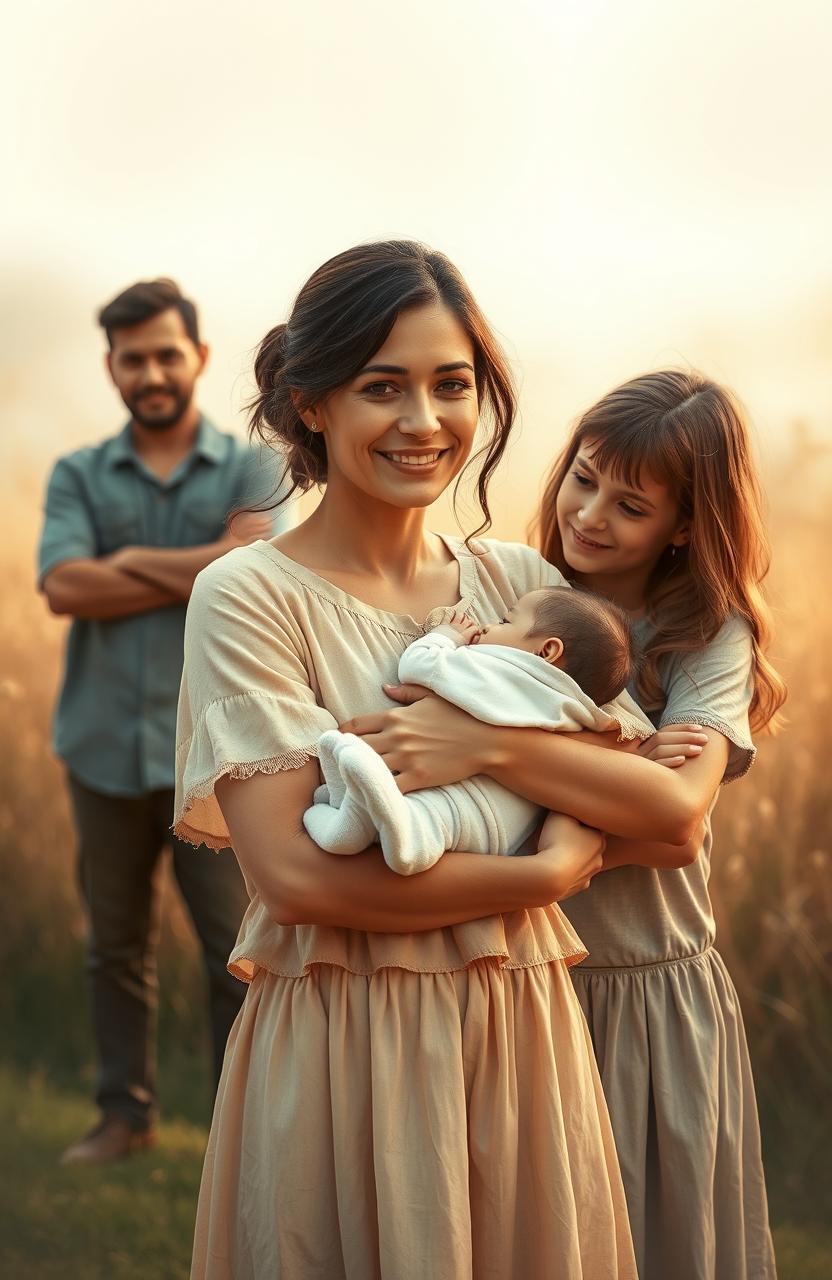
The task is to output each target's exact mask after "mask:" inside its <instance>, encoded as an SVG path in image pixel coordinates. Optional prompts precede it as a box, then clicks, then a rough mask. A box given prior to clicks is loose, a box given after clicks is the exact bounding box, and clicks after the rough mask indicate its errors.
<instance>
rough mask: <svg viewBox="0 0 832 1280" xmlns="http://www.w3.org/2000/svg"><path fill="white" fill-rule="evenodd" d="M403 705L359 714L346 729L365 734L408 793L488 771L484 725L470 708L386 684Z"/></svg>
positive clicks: (410, 687) (418, 689)
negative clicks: (377, 711) (469, 713)
mask: <svg viewBox="0 0 832 1280" xmlns="http://www.w3.org/2000/svg"><path fill="white" fill-rule="evenodd" d="M384 691H385V693H386V694H387V696H388V697H389V698H391V699H393V701H394V702H399V703H401V704H403V705H401V706H398V707H395V708H393V709H392V710H391V711H381V712H379V713H378V714H376V715H366V716H354V717H353V719H352V720H347V721H346V722H345V723H344V724H342V725H340V726H339V727H340V729H341V732H342V733H354V734H356V736H357V737H359V738H363V739H364V741H365V742H366V743H368V745H369V746H371V747H372V748H373V750H374V751H376V752H377V753H378V754H379V755H380V756H381V758H382V760H384V762H385V764H386V765H387V767H388V769H389V770H390V772H391V773H393V774H395V775H396V785H397V786H398V788H399V791H401V792H403V793H404V794H405V795H406V794H407V792H408V791H420V790H422V789H423V788H424V787H444V786H447V785H448V784H449V783H451V782H461V781H462V780H463V779H464V778H472V777H474V775H475V774H477V773H482V772H483V768H482V765H483V757H482V754H481V752H482V747H483V737H484V734H483V727H484V726H483V725H482V723H481V722H480V721H479V720H475V719H474V717H473V716H469V715H468V713H467V712H466V711H460V709H459V707H455V706H452V704H451V703H450V702H446V701H445V699H444V698H440V697H439V696H438V695H437V694H435V693H430V692H429V691H428V690H427V689H423V688H421V686H419V685H385V687H384Z"/></svg>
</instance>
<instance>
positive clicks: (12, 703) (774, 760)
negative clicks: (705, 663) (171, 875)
mask: <svg viewBox="0 0 832 1280" xmlns="http://www.w3.org/2000/svg"><path fill="white" fill-rule="evenodd" d="M792 455H793V456H791V457H790V458H787V459H786V460H785V461H784V463H783V465H782V466H780V467H778V469H777V473H776V475H773V476H772V477H771V480H772V483H771V485H770V486H769V487H770V491H771V492H772V494H773V499H774V501H773V504H772V505H773V509H774V516H773V519H772V534H773V539H774V543H775V548H776V556H775V564H774V570H773V573H772V578H771V584H770V594H771V596H772V599H773V602H774V605H775V611H776V618H777V630H778V638H777V643H776V650H775V656H776V659H777V661H778V663H779V664H780V666H781V668H782V670H783V672H784V674H785V676H786V678H787V680H788V683H789V686H790V697H789V702H788V704H787V718H788V725H787V728H786V730H785V732H783V734H782V735H780V736H779V737H778V738H776V739H774V740H770V739H763V740H762V742H761V744H760V755H759V761H758V763H757V765H756V767H755V768H754V770H753V771H752V773H751V774H750V775H749V777H748V778H747V779H746V780H745V781H743V782H741V783H738V784H734V785H733V786H731V787H729V788H726V790H725V792H724V794H723V796H722V797H721V800H720V803H719V806H718V809H717V819H716V840H715V844H714V858H713V877H712V886H713V892H714V898H715V903H716V909H717V915H718V925H719V945H720V949H721V950H722V952H723V954H724V956H725V958H726V961H727V963H728V966H729V968H730V970H731V972H732V974H733V976H734V980H735V982H736V985H737V988H738V991H739V994H740V998H741V1001H742V1005H743V1009H744V1012H745V1018H746V1026H747V1029H748V1035H749V1040H750V1043H751V1049H752V1057H753V1061H754V1067H755V1073H756V1078H757V1083H758V1090H759V1094H760V1102H761V1111H762V1115H763V1121H764V1139H765V1145H766V1157H767V1164H768V1168H769V1178H770V1184H771V1189H772V1201H773V1209H774V1214H775V1217H776V1218H777V1217H780V1218H783V1217H788V1218H792V1219H793V1218H795V1217H799V1216H801V1215H805V1216H807V1217H809V1218H812V1217H817V1216H818V1215H819V1214H821V1213H823V1212H825V1211H826V1212H828V1209H829V1192H828V1190H827V1186H828V1184H829V1182H830V1179H829V1176H828V1170H829V1162H828V1156H827V1151H828V1149H829V1148H830V1147H831V1146H832V1123H830V1119H829V1108H828V1102H829V1085H828V1081H829V1063H830V1062H831V1061H832V1002H831V1001H830V989H831V988H832V981H831V980H832V944H830V931H829V920H830V915H832V816H831V815H832V786H830V767H829V763H828V761H827V758H826V744H827V740H828V736H829V733H828V723H829V721H828V719H827V717H828V716H829V715H830V712H832V674H830V667H829V659H828V655H829V653H830V651H832V601H830V599H829V597H828V594H827V581H826V568H827V561H828V547H829V545H830V542H832V505H830V502H829V498H831V497H832V486H830V485H829V483H828V481H827V479H825V478H824V477H823V476H820V475H819V474H817V470H818V465H819V464H817V465H815V466H811V465H809V463H807V461H806V456H805V455H806V448H805V440H802V439H801V437H800V436H799V435H796V436H795V439H794V447H793V449H792ZM815 461H816V463H817V459H816V460H815ZM807 490H808V491H809V493H810V495H811V501H809V500H807ZM34 494H35V487H34V485H33V483H32V481H31V478H26V477H24V478H22V479H21V481H20V483H19V484H18V485H17V486H16V492H15V494H13V495H10V497H9V499H8V501H7V504H6V513H7V515H11V517H12V519H11V526H12V531H11V536H10V537H9V538H7V540H6V543H5V545H4V546H3V548H2V550H0V565H2V571H3V582H4V585H5V592H4V605H5V607H4V609H3V610H2V613H0V712H2V714H3V723H4V742H5V744H6V752H5V765H4V768H3V770H2V774H0V876H2V885H3V893H2V898H0V902H2V906H0V966H1V967H2V973H3V981H2V985H0V1013H2V1015H3V1020H4V1022H5V1024H6V1025H7V1026H9V1027H10V1029H11V1033H12V1034H11V1037H10V1039H9V1041H8V1042H7V1043H8V1044H9V1045H10V1048H9V1050H8V1052H9V1054H10V1055H11V1056H13V1057H14V1059H16V1061H17V1062H18V1063H21V1064H24V1065H26V1066H27V1067H28V1068H30V1069H41V1070H45V1071H47V1072H49V1073H50V1074H51V1075H57V1076H63V1077H66V1076H73V1077H75V1078H79V1079H82V1080H84V1082H86V1080H87V1077H88V1076H89V1071H90V1068H89V1065H88V1063H89V1033H88V1029H87V1019H86V1013H85V1010H84V1000H83V989H82V978H81V963H82V935H83V924H82V918H81V913H80V910H79V905H78V900H77V894H76V889H75V884H74V865H73V864H74V854H73V838H72V833H71V827H70V821H69V814H68V808H67V802H66V798H65V794H64V788H63V778H62V770H61V768H60V767H59V765H58V764H57V763H56V762H55V760H54V759H53V758H52V756H51V752H50V748H49V722H50V717H51V712H52V706H53V702H54V698H55V692H56V688H57V683H58V677H59V670H60V662H61V648H62V642H63V633H64V626H63V624H62V623H61V622H60V621H58V620H56V619H53V618H50V617H49V615H48V614H47V611H46V609H45V606H44V604H43V601H42V600H41V599H40V598H39V597H37V596H36V595H35V593H34V590H33V578H34V569H33V555H34V552H33V545H34V539H35V536H36V530H37V517H36V514H34V513H35V511H36V508H37V505H38V501H37V499H36V498H35V497H34ZM27 497H30V498H31V499H32V500H31V501H24V500H23V499H24V498H27ZM167 908H168V909H167V911H166V929H165V935H164V938H163V944H162V951H161V968H162V1009H161V1018H162V1025H161V1035H162V1043H163V1055H164V1056H165V1057H166V1059H167V1061H168V1062H171V1061H172V1062H174V1064H179V1066H178V1068H177V1069H176V1070H172V1071H171V1072H169V1077H170V1079H177V1080H179V1081H180V1083H181V1092H180V1094H179V1095H178V1096H176V1097H172V1102H173V1104H174V1106H176V1105H181V1109H182V1110H183V1111H184V1113H185V1114H186V1115H189V1116H190V1117H191V1118H199V1115H200V1113H201V1114H202V1115H203V1117H204V1115H205V1113H206V1108H207V1082H206V1081H205V1079H204V1071H203V1067H202V1064H203V1062H204V1059H205V1056H206V1055H204V1054H203V1053H202V1049H203V1046H204V1043H205V1029H204V1026H203V1022H202V1001H201V998H200V997H201V981H202V978H201V974H200V970H199V965H198V962H197V957H196V953H195V949H194V946H193V941H192V938H191V934H190V929H189V926H188V925H187V923H186V922H185V919H184V917H183V914H182V912H181V909H180V908H179V907H178V905H177V902H176V897H175V895H174V894H171V893H170V892H168V894H167ZM201 1071H203V1074H202V1075H201V1076H200V1072H201ZM194 1079H198V1080H201V1081H202V1083H201V1085H200V1089H198V1090H197V1101H196V1102H195V1101H194V1092H193V1081H194ZM200 1090H201V1092H200Z"/></svg>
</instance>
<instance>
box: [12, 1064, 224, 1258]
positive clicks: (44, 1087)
mask: <svg viewBox="0 0 832 1280" xmlns="http://www.w3.org/2000/svg"><path fill="white" fill-rule="evenodd" d="M94 1120H95V1112H94V1108H93V1107H92V1106H91V1104H90V1103H89V1102H88V1101H87V1100H86V1099H85V1098H84V1097H83V1096H81V1095H77V1094H68V1093H64V1092H60V1091H58V1090H56V1089H55V1088H54V1087H53V1086H52V1085H50V1084H49V1083H48V1082H47V1081H46V1080H45V1079H44V1078H43V1077H42V1076H38V1075H30V1076H25V1075H23V1074H20V1073H18V1072H14V1071H10V1070H8V1069H0V1126H2V1132H3V1135H4V1141H3V1143H2V1147H1V1148H0V1241H2V1245H0V1273H2V1275H4V1276H8V1277H9V1280H18V1278H21V1280H22V1277H26V1280H68V1278H69V1277H73V1278H74V1277H83V1278H84V1280H186V1278H187V1275H188V1270H189V1265H190V1256H191V1242H192V1238H193V1223H194V1213H195V1209H196V1198H197V1192H198V1189H199V1177H200V1172H201V1169H202V1157H203V1154H204V1150H205V1141H206V1133H205V1130H204V1129H201V1128H198V1127H197V1126H195V1125H192V1124H189V1123H187V1122H185V1121H175V1122H172V1123H163V1124H162V1126H161V1130H160V1137H159V1145H158V1147H157V1148H155V1149H154V1150H152V1151H149V1152H145V1153H142V1154H140V1155H137V1156H134V1157H132V1158H131V1159H130V1160H125V1161H122V1162H120V1163H118V1164H111V1165H106V1166H101V1167H97V1168H90V1167H87V1168H84V1167H77V1166H76V1167H72V1166H68V1167H64V1166H62V1165H60V1164H59V1159H60V1155H61V1152H62V1151H63V1149H64V1148H65V1147H66V1146H68V1145H69V1143H70V1142H72V1141H73V1140H74V1139H75V1138H77V1137H79V1136H80V1134H81V1133H82V1132H83V1131H84V1130H85V1129H86V1128H88V1127H89V1125H90V1124H91V1123H92V1122H93V1121H94Z"/></svg>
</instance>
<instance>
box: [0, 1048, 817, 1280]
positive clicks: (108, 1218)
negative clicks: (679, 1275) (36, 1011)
mask: <svg viewBox="0 0 832 1280" xmlns="http://www.w3.org/2000/svg"><path fill="white" fill-rule="evenodd" d="M94 1118H95V1117H94V1111H93V1108H92V1106H91V1105H90V1103H89V1102H88V1101H87V1100H86V1099H85V1098H84V1097H83V1096H82V1095H80V1094H77V1093H68V1092H66V1091H63V1090H60V1089H58V1088H56V1087H55V1086H54V1085H53V1084H52V1083H51V1082H49V1081H48V1080H47V1079H46V1078H45V1077H44V1076H43V1075H42V1074H39V1073H31V1074H29V1075H25V1074H23V1073H21V1072H18V1071H13V1070H9V1069H8V1068H0V1125H2V1132H3V1135H4V1141H3V1143H2V1147H0V1241H2V1244H1V1245H0V1274H2V1275H3V1276H8V1277H9V1280H19V1278H20V1280H22V1277H26V1280H68V1278H69V1277H72V1278H73V1280H74V1278H75V1277H83V1280H187V1276H188V1269H189V1265H190V1257H191V1241H192V1237H193V1223H194V1213H195V1209H196V1197H197V1192H198V1189H199V1176H200V1171H201V1168H202V1157H203V1153H204V1150H205V1140H206V1133H205V1130H204V1129H202V1128H200V1127H199V1126H197V1125H193V1124H190V1123H188V1122H186V1121H184V1120H176V1121H173V1122H167V1123H163V1124H162V1126H161V1129H160V1140H159V1146H158V1147H157V1148H156V1149H155V1150H153V1151H149V1152H145V1153H143V1154H141V1155H137V1156H134V1157H132V1158H131V1159H130V1160H125V1161H123V1162H121V1163H119V1164H111V1165H106V1166H103V1167H101V1168H79V1167H72V1166H69V1167H66V1168H65V1167H63V1166H62V1165H60V1164H59V1163H58V1161H59V1158H60V1154H61V1152H62V1151H63V1149H64V1147H66V1146H67V1145H68V1144H69V1143H70V1142H72V1141H73V1139H75V1138H77V1137H78V1136H79V1135H80V1134H81V1133H82V1132H83V1130H84V1129H85V1128H86V1127H87V1126H88V1125H89V1124H90V1123H91V1122H92V1121H93V1120H94ZM774 1238H775V1245H776V1249H777V1258H778V1274H779V1277H780V1280H827V1278H828V1277H829V1276H830V1275H832V1231H830V1230H829V1229H828V1228H824V1227H821V1226H818V1225H815V1224H811V1223H801V1224H797V1223H785V1224H782V1225H780V1226H778V1227H776V1228H775V1232H774ZM264 1280H267V1278H265V1277H264Z"/></svg>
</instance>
